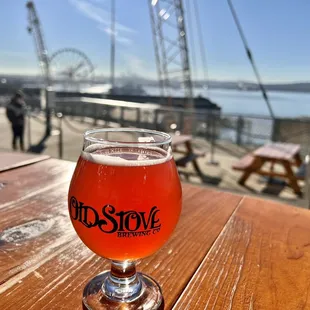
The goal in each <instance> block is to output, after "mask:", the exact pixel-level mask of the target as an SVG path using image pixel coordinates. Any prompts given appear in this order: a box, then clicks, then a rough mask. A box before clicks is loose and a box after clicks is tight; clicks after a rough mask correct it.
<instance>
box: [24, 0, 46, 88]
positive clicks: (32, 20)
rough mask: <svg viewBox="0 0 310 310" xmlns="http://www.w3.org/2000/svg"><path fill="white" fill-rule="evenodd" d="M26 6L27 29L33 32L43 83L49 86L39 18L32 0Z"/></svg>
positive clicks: (44, 46) (44, 47)
mask: <svg viewBox="0 0 310 310" xmlns="http://www.w3.org/2000/svg"><path fill="white" fill-rule="evenodd" d="M26 7H27V9H28V27H27V30H28V32H29V33H31V34H33V37H34V42H35V46H36V50H37V55H38V59H39V64H40V67H41V69H42V73H43V78H44V82H45V85H46V86H50V72H49V58H48V53H47V48H46V45H45V42H44V37H43V32H42V29H41V24H40V20H39V17H38V14H37V11H36V8H35V6H34V3H33V1H28V2H27V4H26Z"/></svg>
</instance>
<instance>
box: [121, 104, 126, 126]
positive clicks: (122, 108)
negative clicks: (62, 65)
mask: <svg viewBox="0 0 310 310" xmlns="http://www.w3.org/2000/svg"><path fill="white" fill-rule="evenodd" d="M124 110H125V108H124V107H121V115H120V124H121V126H124Z"/></svg>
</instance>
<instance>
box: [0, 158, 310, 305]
mask: <svg viewBox="0 0 310 310" xmlns="http://www.w3.org/2000/svg"><path fill="white" fill-rule="evenodd" d="M73 168H74V164H73V163H71V162H66V161H60V160H56V159H48V160H45V161H41V162H38V163H35V164H32V165H28V166H24V167H21V168H17V169H13V170H10V171H6V172H2V173H1V174H0V181H4V180H5V181H6V182H7V186H6V187H4V188H3V189H2V190H0V200H1V202H0V212H1V213H0V214H1V216H0V231H1V233H0V309H1V310H56V309H57V310H59V309H64V310H76V309H82V306H81V297H82V290H83V287H84V286H85V284H86V282H87V281H88V280H89V279H90V278H91V277H92V276H94V275H95V274H97V273H99V272H100V271H103V270H105V269H108V268H109V262H108V261H106V260H104V259H102V258H100V257H97V256H96V255H94V254H93V253H92V252H91V251H90V250H88V249H87V248H86V246H85V245H83V244H82V242H81V241H80V239H79V238H78V237H77V235H76V234H75V232H74V230H73V228H72V225H71V223H70V220H69V216H68V212H67V190H68V186H69V181H70V178H71V175H72V171H73ZM30 227H32V229H30ZM22 228H24V234H19V233H18V232H20V231H22ZM14 233H15V234H14ZM4 240H6V241H4ZM309 244H310V213H309V211H307V210H304V209H297V208H294V207H290V206H287V205H283V204H280V203H276V202H272V201H267V200H261V199H257V198H253V197H243V196H239V195H233V194H230V193H224V192H219V191H214V190H210V189H206V188H203V187H195V186H191V185H188V184H183V210H182V215H181V218H180V221H179V223H178V226H177V228H176V230H175V232H174V233H173V235H172V237H171V238H170V240H169V241H168V242H167V243H166V245H165V246H164V247H163V248H162V249H161V250H160V251H158V252H157V253H156V254H154V255H153V256H151V257H149V258H146V259H143V260H142V261H141V263H140V264H139V265H138V269H139V270H141V271H143V272H145V273H148V274H150V275H151V276H153V277H154V278H155V279H156V280H157V281H158V282H159V283H160V285H161V287H162V289H163V294H164V297H165V308H166V309H180V310H185V309H195V310H196V309H198V310H199V309H221V310H226V309H227V310H229V309H242V310H243V309H268V310H269V309H282V310H283V309H284V310H286V309H287V310H293V309H309V308H310V297H309V293H308V292H309V286H310V247H309Z"/></svg>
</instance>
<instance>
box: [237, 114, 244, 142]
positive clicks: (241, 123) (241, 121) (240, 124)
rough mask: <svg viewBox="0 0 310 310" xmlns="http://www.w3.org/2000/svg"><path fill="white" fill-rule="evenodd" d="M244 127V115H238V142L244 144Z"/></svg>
mask: <svg viewBox="0 0 310 310" xmlns="http://www.w3.org/2000/svg"><path fill="white" fill-rule="evenodd" d="M243 128H244V119H243V117H242V116H238V119H237V128H236V144H237V145H239V146H241V145H242V133H243Z"/></svg>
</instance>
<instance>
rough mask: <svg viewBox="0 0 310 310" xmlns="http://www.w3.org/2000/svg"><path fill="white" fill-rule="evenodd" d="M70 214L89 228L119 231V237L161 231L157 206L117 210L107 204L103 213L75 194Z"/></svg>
mask: <svg viewBox="0 0 310 310" xmlns="http://www.w3.org/2000/svg"><path fill="white" fill-rule="evenodd" d="M69 211H70V216H71V218H72V219H73V220H75V221H78V222H80V223H82V224H83V225H85V226H86V227H87V228H93V227H96V226H98V228H99V229H100V230H101V231H102V232H103V233H106V234H113V233H117V237H143V236H150V235H152V234H156V233H158V232H159V231H160V228H161V223H160V219H159V212H160V210H159V209H158V207H157V206H153V207H152V208H151V210H150V211H149V212H148V214H147V212H145V211H140V212H138V211H135V210H129V211H120V212H116V209H115V207H114V206H112V205H110V204H106V205H105V206H103V207H102V209H101V213H102V214H99V213H98V211H97V210H96V209H95V208H93V207H91V206H85V205H84V203H83V202H82V201H78V200H77V199H76V198H75V197H74V196H72V197H71V198H70V204H69Z"/></svg>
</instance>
